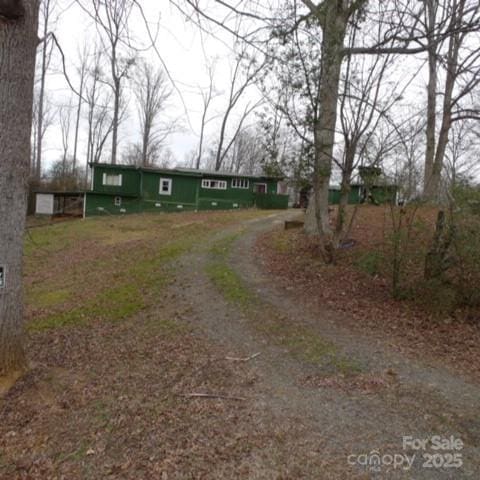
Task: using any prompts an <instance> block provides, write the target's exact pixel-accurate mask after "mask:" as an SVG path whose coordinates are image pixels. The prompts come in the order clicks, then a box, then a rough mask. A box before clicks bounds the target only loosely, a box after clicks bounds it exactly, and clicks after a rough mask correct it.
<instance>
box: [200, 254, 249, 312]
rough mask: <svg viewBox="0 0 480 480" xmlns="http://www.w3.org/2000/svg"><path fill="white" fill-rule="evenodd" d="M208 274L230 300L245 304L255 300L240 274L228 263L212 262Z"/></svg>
mask: <svg viewBox="0 0 480 480" xmlns="http://www.w3.org/2000/svg"><path fill="white" fill-rule="evenodd" d="M207 275H208V276H209V278H210V280H211V281H212V282H213V283H214V284H215V286H216V287H217V288H218V289H219V290H220V291H221V292H222V294H223V296H224V297H225V298H226V299H227V300H228V301H230V302H233V303H236V304H239V305H243V306H246V305H248V304H249V303H251V302H252V301H253V296H252V294H251V293H250V292H249V291H248V289H247V288H246V287H245V285H244V284H243V281H242V279H241V278H240V276H239V275H238V274H237V273H236V272H235V271H234V270H232V269H231V268H230V267H228V266H227V265H225V264H223V263H218V262H217V263H211V264H209V265H208V266H207Z"/></svg>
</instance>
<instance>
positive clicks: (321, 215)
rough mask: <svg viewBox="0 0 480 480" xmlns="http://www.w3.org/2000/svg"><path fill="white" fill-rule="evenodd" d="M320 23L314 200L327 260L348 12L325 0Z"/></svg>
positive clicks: (330, 255)
mask: <svg viewBox="0 0 480 480" xmlns="http://www.w3.org/2000/svg"><path fill="white" fill-rule="evenodd" d="M321 23H322V30H323V39H322V59H321V64H322V77H321V81H320V88H319V100H320V102H319V103H320V109H319V115H318V117H319V118H318V122H317V124H316V125H315V129H314V145H315V165H314V172H313V191H314V198H313V200H314V205H315V219H316V223H317V231H318V234H319V237H320V249H321V253H322V256H323V257H324V259H325V261H326V262H328V263H330V262H333V261H334V254H335V246H334V239H333V233H332V229H331V227H330V221H329V214H328V190H329V184H330V175H331V172H332V158H333V147H334V144H335V127H336V122H337V103H338V91H339V82H340V71H341V66H342V59H343V48H344V40H345V32H346V27H347V16H346V14H345V12H343V10H342V8H340V7H339V6H338V4H337V2H327V3H326V4H325V11H324V14H323V15H322V19H321Z"/></svg>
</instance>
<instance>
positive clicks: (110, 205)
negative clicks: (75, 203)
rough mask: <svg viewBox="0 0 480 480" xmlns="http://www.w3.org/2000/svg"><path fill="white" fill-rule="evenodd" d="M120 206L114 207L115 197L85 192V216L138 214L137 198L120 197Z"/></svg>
mask: <svg viewBox="0 0 480 480" xmlns="http://www.w3.org/2000/svg"><path fill="white" fill-rule="evenodd" d="M118 196H119V197H120V198H121V204H120V205H119V206H116V205H115V197H116V196H115V195H107V194H97V193H91V192H87V194H86V195H85V215H86V216H87V217H90V216H92V215H120V214H124V213H138V212H140V211H141V210H140V202H139V200H138V198H134V197H122V196H120V195H118Z"/></svg>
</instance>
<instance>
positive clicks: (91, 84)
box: [85, 49, 113, 181]
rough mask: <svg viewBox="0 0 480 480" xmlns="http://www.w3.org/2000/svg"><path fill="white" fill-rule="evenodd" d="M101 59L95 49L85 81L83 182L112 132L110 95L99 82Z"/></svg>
mask: <svg viewBox="0 0 480 480" xmlns="http://www.w3.org/2000/svg"><path fill="white" fill-rule="evenodd" d="M102 58H103V56H102V54H101V52H100V51H99V50H98V49H95V51H94V53H93V56H92V63H91V65H90V66H89V68H88V71H87V78H86V80H85V98H86V101H87V127H88V136H87V161H86V170H85V181H87V179H88V171H89V168H88V165H89V163H91V162H98V161H99V160H100V158H101V156H102V153H103V150H104V146H105V144H106V142H107V140H108V138H109V136H110V134H111V133H112V130H113V121H112V118H111V115H110V104H111V94H110V95H109V93H110V92H108V93H107V92H105V89H104V84H103V83H102V82H101V78H102V69H101V65H102Z"/></svg>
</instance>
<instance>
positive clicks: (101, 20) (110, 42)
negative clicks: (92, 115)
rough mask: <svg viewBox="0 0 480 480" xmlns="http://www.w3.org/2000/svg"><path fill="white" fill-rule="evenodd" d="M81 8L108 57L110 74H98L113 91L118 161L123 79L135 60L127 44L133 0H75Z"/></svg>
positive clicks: (114, 155)
mask: <svg viewBox="0 0 480 480" xmlns="http://www.w3.org/2000/svg"><path fill="white" fill-rule="evenodd" d="M77 3H78V4H79V5H80V6H81V7H82V9H83V10H84V11H85V12H86V13H87V14H88V15H89V16H90V17H91V18H93V20H94V21H95V24H96V26H97V29H98V31H99V34H100V41H101V44H102V50H103V52H102V53H103V54H104V55H105V56H106V57H107V58H108V62H109V67H110V68H109V76H108V78H107V77H103V76H102V77H101V78H99V80H100V81H102V82H104V83H105V84H107V85H108V86H109V87H110V88H111V90H112V94H113V99H112V102H113V115H112V150H111V162H112V163H113V164H115V163H117V149H118V143H119V141H118V129H119V126H120V123H121V120H122V116H123V115H124V114H125V111H124V106H122V94H123V90H124V89H123V83H124V80H125V79H126V78H127V75H128V72H129V70H130V68H131V67H132V66H133V65H134V63H135V53H134V52H133V49H132V48H131V46H130V36H129V25H128V22H129V18H130V14H131V12H132V9H133V7H134V5H135V1H134V0H111V1H101V0H89V1H88V2H87V3H86V4H85V3H84V2H83V1H82V0H77Z"/></svg>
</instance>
